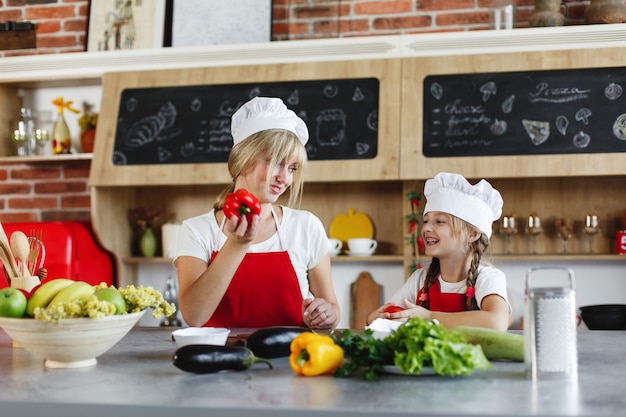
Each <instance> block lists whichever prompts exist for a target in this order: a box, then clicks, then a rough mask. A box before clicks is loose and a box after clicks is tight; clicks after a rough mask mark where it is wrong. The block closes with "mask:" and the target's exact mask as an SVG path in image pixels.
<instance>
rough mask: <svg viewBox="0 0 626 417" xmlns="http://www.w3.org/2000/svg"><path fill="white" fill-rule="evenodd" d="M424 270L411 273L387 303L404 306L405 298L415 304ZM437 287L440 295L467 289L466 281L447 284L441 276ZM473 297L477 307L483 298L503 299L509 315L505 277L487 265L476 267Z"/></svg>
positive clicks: (421, 284) (424, 274) (463, 292)
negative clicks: (490, 296)
mask: <svg viewBox="0 0 626 417" xmlns="http://www.w3.org/2000/svg"><path fill="white" fill-rule="evenodd" d="M426 272H427V269H426V268H420V269H418V270H417V271H415V272H413V273H412V274H411V275H410V276H409V278H408V279H407V281H406V282H405V283H404V285H403V286H402V287H400V289H399V290H398V291H396V293H395V294H394V295H393V297H391V299H390V300H389V301H391V302H392V303H394V304H396V305H399V306H404V303H403V302H402V300H404V299H405V298H406V299H407V300H408V301H409V302H411V303H413V304H419V303H417V302H416V301H417V292H418V291H419V290H420V288H422V287H423V286H424V280H425V279H426ZM438 280H439V286H440V288H441V292H442V293H457V294H465V290H466V288H467V280H465V279H464V280H463V281H460V282H447V281H444V280H443V279H442V278H441V275H440V276H439V277H438ZM474 290H475V291H474V296H475V297H476V302H477V303H478V307H479V308H480V305H481V303H482V301H483V298H484V297H486V296H488V295H491V294H497V295H499V296H501V297H502V298H504V300H505V301H506V303H507V305H508V306H509V313H511V311H512V309H511V305H510V303H509V300H508V297H507V285H506V276H505V275H504V272H503V271H501V270H499V269H497V268H494V267H492V266H488V265H479V266H478V277H477V278H476V285H474Z"/></svg>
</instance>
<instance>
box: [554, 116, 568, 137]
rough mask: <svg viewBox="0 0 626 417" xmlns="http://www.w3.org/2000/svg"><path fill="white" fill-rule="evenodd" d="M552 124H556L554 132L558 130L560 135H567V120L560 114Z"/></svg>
mask: <svg viewBox="0 0 626 417" xmlns="http://www.w3.org/2000/svg"><path fill="white" fill-rule="evenodd" d="M554 123H555V124H556V130H558V131H559V133H560V134H561V135H563V136H565V134H566V133H567V126H569V119H568V118H567V117H566V116H563V115H562V114H560V115H558V116H557V117H556V120H555V122H554Z"/></svg>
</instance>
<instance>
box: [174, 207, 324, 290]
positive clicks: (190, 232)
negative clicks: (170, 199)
mask: <svg viewBox="0 0 626 417" xmlns="http://www.w3.org/2000/svg"><path fill="white" fill-rule="evenodd" d="M282 209H283V217H282V220H281V222H280V233H281V235H282V237H283V240H284V243H285V247H283V246H282V245H281V242H280V239H279V236H278V233H274V234H273V235H272V236H270V238H269V239H267V240H265V241H264V242H260V243H257V244H253V245H250V248H249V250H248V251H249V252H254V253H257V252H281V251H284V250H287V251H288V253H289V258H290V259H291V263H292V265H293V267H294V269H295V271H296V275H297V276H298V282H299V283H300V290H301V291H302V297H304V298H311V297H312V296H313V295H312V294H311V292H310V290H309V280H308V271H309V269H312V268H314V267H315V266H316V265H317V264H318V263H319V262H320V261H321V260H322V258H323V257H324V255H326V254H327V253H328V251H329V250H330V242H329V241H328V237H327V236H326V230H325V229H324V225H323V224H322V222H321V221H320V219H319V218H317V217H316V216H315V215H314V214H313V213H311V212H309V211H305V210H295V209H292V208H289V207H285V206H282ZM219 228H220V225H219V224H218V223H217V219H216V218H215V210H211V211H210V212H208V213H205V214H202V215H199V216H196V217H192V218H189V219H187V220H184V221H183V222H182V225H181V228H180V232H179V233H178V247H177V253H176V258H177V257H179V256H193V257H195V258H199V259H202V260H203V261H205V262H207V263H208V262H209V259H210V258H211V254H212V253H213V251H214V250H218V251H219V249H220V248H221V247H222V246H224V242H226V239H227V236H226V235H225V234H224V233H223V232H222V231H220V230H219ZM218 233H220V234H221V236H220V238H219V241H220V247H219V248H216V244H217V241H216V238H217V236H218ZM174 266H176V259H174Z"/></svg>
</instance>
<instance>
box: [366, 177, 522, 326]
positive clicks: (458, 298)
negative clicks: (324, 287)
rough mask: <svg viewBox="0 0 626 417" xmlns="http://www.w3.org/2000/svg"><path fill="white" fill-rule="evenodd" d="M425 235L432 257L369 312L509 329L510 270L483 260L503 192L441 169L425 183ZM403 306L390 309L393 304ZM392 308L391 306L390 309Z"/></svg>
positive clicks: (372, 317) (376, 315)
mask: <svg viewBox="0 0 626 417" xmlns="http://www.w3.org/2000/svg"><path fill="white" fill-rule="evenodd" d="M424 196H425V197H426V205H425V207H424V223H423V225H422V230H421V236H422V239H423V241H424V248H425V252H426V255H429V256H432V257H433V259H432V262H431V264H430V266H429V267H428V270H426V269H418V270H417V271H415V272H414V273H413V274H412V275H411V276H410V277H409V278H408V280H407V281H406V283H405V284H404V285H403V286H402V287H401V288H400V289H399V290H398V291H397V292H396V293H395V294H394V295H393V297H391V299H390V300H389V302H387V303H385V304H384V305H383V306H381V307H380V308H378V309H377V310H375V311H373V312H371V313H370V314H369V315H368V320H367V322H368V323H371V322H372V321H374V320H375V319H376V318H387V319H392V320H400V321H406V320H407V319H409V318H410V317H415V316H419V317H422V318H428V319H436V320H438V321H439V322H440V323H441V324H442V325H443V326H444V327H448V328H452V327H454V326H460V325H465V326H477V327H487V328H493V329H498V330H506V329H507V327H508V325H509V321H510V319H509V317H510V315H511V307H510V305H509V302H508V299H507V284H506V277H505V275H504V272H502V271H501V270H499V269H497V268H494V267H492V266H489V265H485V264H482V263H481V259H482V255H483V254H484V252H485V251H486V250H487V247H488V246H489V239H490V237H491V233H492V224H493V222H494V221H496V220H497V219H498V218H500V215H501V214H502V205H503V201H502V197H501V196H500V193H499V192H498V191H497V190H495V189H494V188H492V186H491V184H489V183H488V182H487V181H485V180H481V181H480V182H479V183H478V184H475V185H472V184H470V183H469V182H468V181H467V180H466V179H465V178H463V177H462V176H461V175H458V174H451V173H439V174H437V175H436V176H435V178H434V179H430V180H428V181H426V184H425V186H424ZM393 306H398V307H401V308H400V309H397V310H399V311H396V312H390V310H393V309H392V308H391V307H393ZM385 310H387V311H385Z"/></svg>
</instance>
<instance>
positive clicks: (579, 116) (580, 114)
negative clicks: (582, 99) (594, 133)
mask: <svg viewBox="0 0 626 417" xmlns="http://www.w3.org/2000/svg"><path fill="white" fill-rule="evenodd" d="M592 115H593V112H592V111H591V110H589V109H587V108H585V107H583V108H582V109H580V110H578V111H577V112H576V115H575V116H574V117H575V118H576V120H577V121H579V122H583V123H584V124H585V125H588V124H589V118H590V117H591V116H592Z"/></svg>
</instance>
